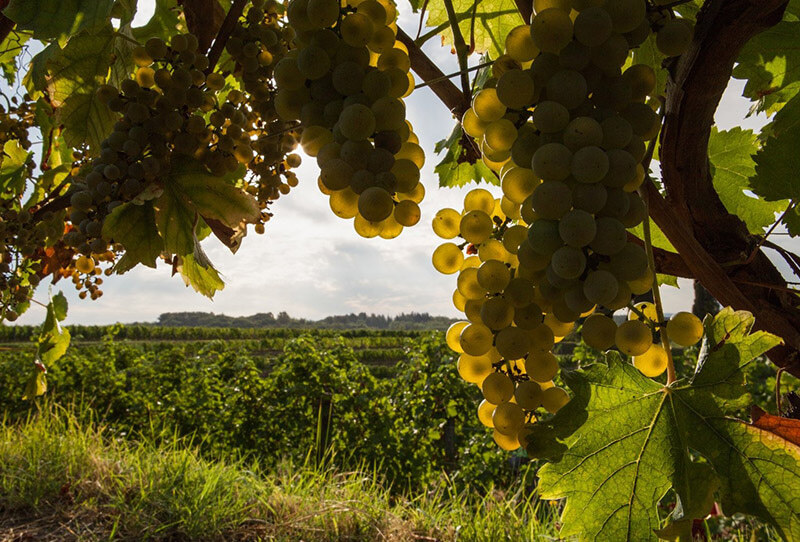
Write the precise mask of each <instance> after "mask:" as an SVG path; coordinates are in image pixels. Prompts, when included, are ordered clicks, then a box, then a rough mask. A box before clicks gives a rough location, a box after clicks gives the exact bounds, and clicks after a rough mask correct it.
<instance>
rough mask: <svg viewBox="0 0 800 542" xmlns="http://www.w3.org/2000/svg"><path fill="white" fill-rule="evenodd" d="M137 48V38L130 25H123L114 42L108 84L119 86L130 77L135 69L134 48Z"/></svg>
mask: <svg viewBox="0 0 800 542" xmlns="http://www.w3.org/2000/svg"><path fill="white" fill-rule="evenodd" d="M135 48H136V39H135V38H134V37H133V33H132V31H131V27H130V25H126V26H122V27H120V29H119V30H118V31H117V37H116V39H115V40H114V43H113V54H114V62H113V63H112V64H111V69H110V70H109V72H108V84H109V85H111V86H113V87H116V88H119V87H120V85H121V84H122V82H123V81H124V80H125V79H130V78H131V74H132V73H133V71H134V69H135V64H134V62H133V50H134V49H135Z"/></svg>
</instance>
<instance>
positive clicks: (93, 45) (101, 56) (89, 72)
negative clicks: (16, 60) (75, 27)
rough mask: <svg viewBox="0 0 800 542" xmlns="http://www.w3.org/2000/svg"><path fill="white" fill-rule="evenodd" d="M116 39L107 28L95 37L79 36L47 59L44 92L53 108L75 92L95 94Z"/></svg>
mask: <svg viewBox="0 0 800 542" xmlns="http://www.w3.org/2000/svg"><path fill="white" fill-rule="evenodd" d="M116 39H117V37H116V34H115V33H114V30H113V29H112V28H111V26H110V25H107V26H104V27H103V28H102V30H100V31H98V32H97V33H94V34H90V33H88V32H81V33H80V34H78V35H77V36H73V37H72V38H70V40H69V41H68V42H67V44H66V45H65V46H64V48H63V49H61V50H59V51H58V52H56V53H54V54H53V55H52V56H50V58H49V59H47V62H46V69H47V91H48V95H49V96H50V101H51V103H52V105H53V107H60V106H61V105H63V104H64V102H65V101H66V100H67V99H68V98H69V97H70V96H71V95H72V94H74V93H76V92H83V93H87V92H94V90H95V89H96V88H97V87H98V86H100V85H102V84H103V83H105V81H106V76H107V75H108V68H109V67H110V66H111V64H112V62H113V58H112V55H113V53H114V42H115V41H116Z"/></svg>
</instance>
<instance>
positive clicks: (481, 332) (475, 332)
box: [459, 323, 513, 391]
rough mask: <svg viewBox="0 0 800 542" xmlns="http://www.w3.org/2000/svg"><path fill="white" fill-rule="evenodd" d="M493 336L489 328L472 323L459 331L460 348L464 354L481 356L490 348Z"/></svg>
mask: <svg viewBox="0 0 800 542" xmlns="http://www.w3.org/2000/svg"><path fill="white" fill-rule="evenodd" d="M493 338H494V335H493V334H492V330H491V329H489V328H488V327H486V326H484V325H483V324H474V323H473V324H469V325H468V326H466V327H465V328H464V330H463V331H462V332H461V336H460V338H459V344H460V345H461V349H462V350H463V351H464V353H465V354H469V355H471V356H482V355H483V354H485V353H486V352H488V351H489V350H490V349H491V348H492V339H493ZM493 374H497V373H493ZM491 376H492V375H489V377H491ZM489 377H487V379H488V378H489ZM484 382H485V381H484ZM512 385H513V384H512ZM512 391H513V390H512Z"/></svg>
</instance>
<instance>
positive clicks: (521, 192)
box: [501, 167, 539, 204]
mask: <svg viewBox="0 0 800 542" xmlns="http://www.w3.org/2000/svg"><path fill="white" fill-rule="evenodd" d="M538 184H539V180H538V179H537V178H536V175H534V173H533V170H530V169H528V168H523V167H515V168H511V169H509V170H508V171H506V172H505V174H504V175H503V177H502V182H501V186H502V189H503V194H504V195H505V196H506V197H507V198H508V199H509V200H511V201H512V202H514V203H516V204H522V202H524V201H525V200H526V199H527V198H528V196H530V195H531V194H533V191H534V190H535V189H536V186H537V185H538Z"/></svg>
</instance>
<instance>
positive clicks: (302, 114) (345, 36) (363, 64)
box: [274, 0, 425, 239]
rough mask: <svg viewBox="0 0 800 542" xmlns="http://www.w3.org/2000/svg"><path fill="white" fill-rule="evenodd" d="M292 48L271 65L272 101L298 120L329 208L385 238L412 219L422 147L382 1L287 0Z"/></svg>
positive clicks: (408, 82)
mask: <svg viewBox="0 0 800 542" xmlns="http://www.w3.org/2000/svg"><path fill="white" fill-rule="evenodd" d="M287 16H288V20H289V24H290V25H291V27H292V28H293V29H294V30H295V31H296V32H297V36H296V38H295V40H294V41H295V44H296V46H297V48H296V49H294V50H292V51H290V52H289V54H287V56H286V57H285V58H284V59H283V60H281V61H280V62H279V63H278V64H277V65H276V66H275V73H274V75H275V81H276V83H277V88H278V92H277V94H276V96H275V109H276V112H277V114H278V116H279V117H280V118H281V119H283V120H286V121H300V123H301V124H302V127H303V132H302V138H301V145H302V146H303V150H304V151H305V152H306V154H308V155H310V156H314V157H316V159H317V163H318V165H319V167H320V177H319V187H320V190H321V191H322V192H323V193H325V194H326V195H328V196H330V207H331V209H332V210H333V212H334V214H336V215H337V216H340V217H342V218H345V219H350V218H353V219H354V225H355V229H356V232H358V233H359V234H360V235H362V236H363V237H375V236H378V235H380V236H381V237H383V238H387V239H388V238H393V237H396V236H397V235H399V234H400V233H401V231H402V230H403V228H404V227H407V226H413V225H415V224H416V223H417V222H418V221H419V219H420V210H419V205H418V203H419V202H420V201H421V200H422V198H423V196H424V188H423V186H422V184H420V182H419V180H420V168H421V167H422V165H423V163H424V159H425V156H424V153H423V152H422V149H421V148H420V147H419V145H418V144H417V143H418V141H417V138H416V136H415V135H414V133H413V132H412V129H411V125H410V124H409V123H408V121H407V120H406V109H405V104H404V103H403V100H402V98H403V97H405V96H407V95H408V94H409V93H410V92H411V91H412V90H413V88H414V83H413V79H412V77H411V75H410V74H409V69H410V66H411V62H410V60H409V57H408V52H407V50H406V49H405V47H404V46H403V45H402V44H401V43H400V42H397V41H396V33H397V27H396V25H395V20H396V18H397V10H396V8H395V5H394V4H393V3H392V2H391V1H390V0H360V1H356V0H350V1H348V2H347V3H344V4H340V2H339V0H292V1H291V2H290V3H289V6H288V11H287Z"/></svg>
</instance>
